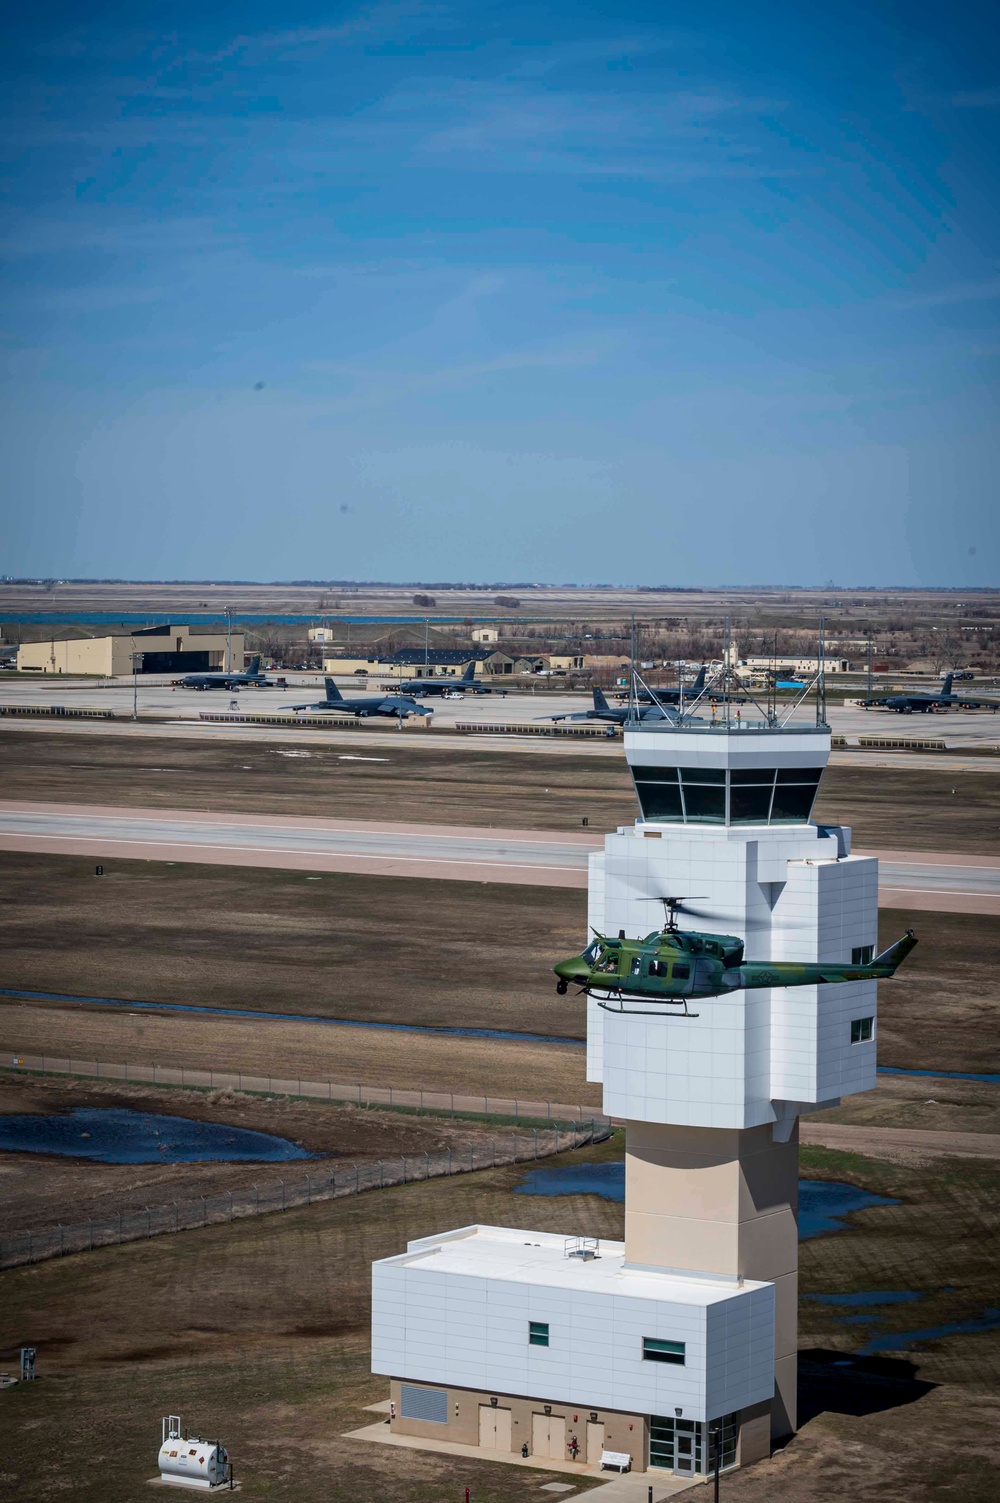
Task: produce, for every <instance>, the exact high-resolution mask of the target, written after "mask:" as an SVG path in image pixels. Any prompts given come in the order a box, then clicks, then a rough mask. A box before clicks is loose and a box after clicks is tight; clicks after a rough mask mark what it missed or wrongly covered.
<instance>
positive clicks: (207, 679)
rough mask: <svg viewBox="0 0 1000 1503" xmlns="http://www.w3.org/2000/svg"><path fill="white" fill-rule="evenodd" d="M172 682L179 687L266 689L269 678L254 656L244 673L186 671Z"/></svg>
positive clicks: (257, 658)
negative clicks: (261, 669) (181, 676)
mask: <svg viewBox="0 0 1000 1503" xmlns="http://www.w3.org/2000/svg"><path fill="white" fill-rule="evenodd" d="M173 682H174V684H175V685H176V687H177V688H179V689H266V688H267V686H268V683H269V680H268V678H267V675H266V674H263V673H261V671H260V658H259V657H256V658H251V659H250V667H249V668H248V669H247V670H246V672H245V673H187V674H185V675H184V677H183V678H175V679H174V680H173Z"/></svg>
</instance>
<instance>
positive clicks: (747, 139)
mask: <svg viewBox="0 0 1000 1503" xmlns="http://www.w3.org/2000/svg"><path fill="white" fill-rule="evenodd" d="M0 66H2V68H3V78H2V88H0V101H2V102H0V112H2V113H3V115H4V116H5V117H6V118H5V119H4V121H3V127H4V129H3V134H4V136H5V138H6V142H7V146H6V153H5V160H4V165H3V168H2V172H3V179H4V187H5V193H4V202H5V210H4V219H3V226H2V231H0V254H2V257H3V271H4V276H3V292H2V308H0V356H2V363H3V371H4V384H3V418H2V421H3V427H2V431H0V442H2V446H3V455H4V460H3V465H4V470H5V479H4V496H5V504H4V516H5V521H4V527H3V537H2V543H3V546H2V547H0V571H2V572H5V573H10V574H36V573H41V574H45V575H53V574H55V575H124V576H129V577H133V578H163V577H202V578H204V577H222V578H235V577H242V578H265V579H278V578H293V577H316V578H327V577H329V578H345V577H348V578H350V577H356V578H381V579H401V580H405V579H417V578H423V579H438V580H441V579H448V578H451V579H460V580H468V581H489V580H501V579H520V580H530V579H540V580H555V581H570V580H575V581H578V582H581V583H585V582H589V581H594V580H606V581H612V582H621V583H640V584H654V583H675V584H676V583H696V584H713V583H721V582H737V581H743V582H748V583H795V582H803V583H812V582H825V581H827V580H835V581H836V582H838V583H841V584H846V583H857V584H880V583H900V584H910V583H922V584H928V585H949V586H965V585H971V584H977V583H980V584H997V583H1000V580H998V570H997V560H998V557H1000V546H998V544H1000V523H998V520H997V519H998V516H1000V506H998V505H997V475H998V473H1000V465H998V459H1000V453H998V450H1000V437H998V434H1000V428H998V423H997V365H998V355H1000V332H998V318H997V314H998V310H1000V223H998V220H1000V195H998V193H997V170H996V164H997V162H998V161H1000V40H998V30H997V28H996V26H995V15H994V14H993V12H992V10H991V8H988V7H987V6H986V5H985V4H983V5H976V4H961V3H959V4H951V5H950V6H948V7H941V6H939V5H929V4H924V3H923V0H908V3H898V4H896V3H878V0H875V3H870V4H867V5H855V4H850V3H848V4H834V5H833V6H832V7H827V8H823V7H815V6H804V5H802V4H801V3H800V0H797V3H795V4H785V3H775V0H759V3H758V4H756V5H752V6H748V5H747V4H746V3H745V0H740V3H735V0H719V3H713V0H700V3H698V4H691V3H687V0H681V3H676V4H662V3H661V4H659V5H648V4H639V3H632V0H615V3H614V4H611V3H604V4H595V3H586V0H584V3H579V0H576V3H573V4H567V3H555V4H549V5H537V4H532V5H530V6H528V5H519V4H518V3H505V4H503V5H498V4H491V3H489V0H485V3H478V4H472V5H461V4H448V3H442V4H437V3H420V0H413V3H409V0H399V3H384V4H383V3H378V0H376V3H373V4H369V5H360V6H358V5H350V4H342V5H337V4H326V5H316V4H306V3H301V0H290V3H287V4H285V5H283V6H281V7H278V6H273V5H272V6H263V5H261V4H259V3H255V0H244V3H243V4H241V5H238V6H237V5H232V4H229V5H226V4H215V5H213V6H211V7H209V8H208V9H207V11H206V8H205V7H203V6H194V5H190V4H184V3H181V4H174V5H167V6H164V5H162V4H158V5H156V6H152V5H149V4H148V3H145V0H133V3H131V4H129V5H124V4H122V5H101V6H93V5H91V6H89V7H88V6H87V5H86V4H84V5H82V6H81V5H80V4H79V3H77V4H75V5H73V6H69V5H60V4H54V5H40V6H35V7H26V8H24V9H23V10H22V11H20V12H19V14H18V15H17V16H13V15H10V16H9V17H8V21H7V25H6V37H5V47H4V50H3V52H2V54H0Z"/></svg>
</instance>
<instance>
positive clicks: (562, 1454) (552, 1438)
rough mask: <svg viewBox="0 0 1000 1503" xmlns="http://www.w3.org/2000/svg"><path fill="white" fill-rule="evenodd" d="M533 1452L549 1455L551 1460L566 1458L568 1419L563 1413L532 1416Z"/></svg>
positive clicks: (533, 1453) (537, 1454)
mask: <svg viewBox="0 0 1000 1503" xmlns="http://www.w3.org/2000/svg"><path fill="white" fill-rule="evenodd" d="M531 1454H532V1456H548V1457H549V1459H550V1460H551V1461H565V1460H566V1420H565V1418H564V1417H563V1416H562V1415H557V1414H533V1415H532V1416H531Z"/></svg>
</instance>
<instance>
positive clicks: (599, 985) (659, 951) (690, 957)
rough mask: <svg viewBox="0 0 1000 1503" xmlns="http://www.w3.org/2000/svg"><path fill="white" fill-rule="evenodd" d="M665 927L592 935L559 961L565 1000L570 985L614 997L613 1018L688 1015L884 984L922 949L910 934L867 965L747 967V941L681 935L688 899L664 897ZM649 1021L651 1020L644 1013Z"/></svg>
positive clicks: (605, 1004)
mask: <svg viewBox="0 0 1000 1503" xmlns="http://www.w3.org/2000/svg"><path fill="white" fill-rule="evenodd" d="M661 902H662V903H663V906H664V913H665V923H664V925H663V928H662V929H654V930H653V932H652V934H647V935H646V937H645V939H628V938H626V935H625V931H624V929H621V930H619V932H618V938H617V939H609V938H608V936H607V935H605V934H598V933H597V931H596V930H595V931H594V938H593V939H592V940H591V942H590V944H589V945H588V946H587V948H586V949H585V950H584V951H583V952H582V954H580V955H574V956H573V957H572V958H571V959H569V960H561V961H560V962H559V964H558V965H557V966H555V967H553V969H554V971H555V974H556V976H557V977H558V980H557V982H556V991H557V992H558V993H559V995H560V996H565V994H566V992H567V991H568V990H569V987H570V983H574V984H578V985H579V986H580V988H581V990H582V991H584V992H585V993H586V994H587V996H592V995H594V994H595V993H600V992H602V993H604V994H605V995H606V997H607V998H608V999H610V998H616V999H617V1002H618V1006H617V1007H609V1005H608V1002H607V1001H604V1002H599V1004H598V1005H599V1006H601V1007H603V1008H605V1010H606V1011H611V1012H627V1011H630V1010H633V1009H628V1008H626V1007H625V1006H624V1005H623V999H624V998H626V997H629V998H634V999H635V1000H637V1001H641V1002H667V1003H675V1004H678V1005H680V1006H682V1007H683V1009H684V1015H687V1016H689V1017H692V1016H693V1017H697V1013H693V1014H692V1013H689V1012H688V1009H687V1003H688V999H689V998H690V999H693V998H702V997H722V996H725V995H726V993H727V992H735V991H750V990H753V989H755V988H759V987H771V986H782V987H784V986H816V985H817V984H823V985H827V984H829V983H831V982H838V981H879V980H884V979H885V978H886V977H889V976H893V975H895V973H896V968H897V966H899V965H900V964H901V963H902V962H903V961H904V960H905V959H906V957H907V955H909V953H910V951H911V950H912V949H913V947H914V945H915V944H916V943H917V939H916V935H915V934H914V933H913V930H912V929H907V931H906V933H905V934H904V935H903V937H902V939H898V940H897V941H896V943H895V944H894V945H890V946H889V948H888V949H887V950H883V952H882V954H881V955H876V956H874V958H873V959H872V960H870V961H867V962H866V963H864V964H858V965H855V964H853V963H850V962H847V961H829V962H826V961H822V962H813V961H810V962H801V961H791V960H764V961H750V962H745V961H744V959H743V952H744V942H743V940H742V939H740V938H739V937H738V936H737V935H734V934H701V933H697V932H695V931H691V930H682V929H681V928H680V927H679V925H678V922H677V915H678V913H680V912H687V913H692V914H694V913H697V912H698V910H697V909H692V908H689V907H688V906H687V900H686V899H684V898H662V899H661ZM643 1015H644V1016H648V1014H643Z"/></svg>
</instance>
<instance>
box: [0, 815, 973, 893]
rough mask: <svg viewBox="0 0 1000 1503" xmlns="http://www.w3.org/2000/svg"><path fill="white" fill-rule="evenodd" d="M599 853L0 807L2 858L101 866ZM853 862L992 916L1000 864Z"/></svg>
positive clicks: (245, 822) (563, 863)
mask: <svg viewBox="0 0 1000 1503" xmlns="http://www.w3.org/2000/svg"><path fill="white" fill-rule="evenodd" d="M601 844H602V838H601V837H600V836H595V835H592V834H586V835H585V834H582V833H581V834H556V833H550V832H546V831H537V830H492V829H484V828H482V827H472V826H461V825H416V824H393V823H382V822H380V821H376V820H337V819H310V818H305V817H300V818H288V817H281V816H277V815H250V814H247V815H243V814H210V813H202V812H198V811H193V810H158V811H156V812H152V811H150V810H146V809H118V808H110V807H104V806H100V805H83V804H43V803H26V802H16V801H13V800H0V849H4V850H10V851H45V852H51V853H57V854H63V855H84V856H91V857H94V858H95V859H101V858H104V859H105V860H109V859H111V858H113V857H116V856H117V857H120V858H127V859H129V860H148V861H186V862H204V863H208V864H211V865H227V866H251V867H253V866H264V867H282V868H285V869H291V870H296V871H310V872H324V871H327V872H363V873H367V874H369V875H381V876H393V877H423V878H438V879H444V880H451V881H463V882H506V883H514V884H525V885H529V886H534V887H575V888H580V889H585V888H586V886H587V861H588V857H589V855H590V853H591V851H593V850H597V849H600V846H601ZM857 854H859V855H872V856H878V858H879V862H880V868H879V905H880V907H883V908H912V909H918V910H931V911H943V912H950V913H983V914H998V915H1000V862H991V861H988V860H985V859H983V858H981V857H978V856H958V855H947V854H943V853H942V854H938V853H924V852H910V851H859V852H857Z"/></svg>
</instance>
